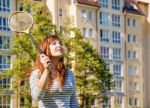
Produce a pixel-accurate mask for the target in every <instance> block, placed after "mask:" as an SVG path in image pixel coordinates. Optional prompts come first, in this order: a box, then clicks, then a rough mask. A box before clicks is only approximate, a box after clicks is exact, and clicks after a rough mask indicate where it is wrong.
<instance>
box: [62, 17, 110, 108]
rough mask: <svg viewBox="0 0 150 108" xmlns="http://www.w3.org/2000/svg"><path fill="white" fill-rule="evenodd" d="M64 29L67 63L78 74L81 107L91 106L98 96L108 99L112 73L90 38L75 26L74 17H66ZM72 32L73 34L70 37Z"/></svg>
mask: <svg viewBox="0 0 150 108" xmlns="http://www.w3.org/2000/svg"><path fill="white" fill-rule="evenodd" d="M62 29H63V34H62V35H64V36H63V40H64V42H65V45H66V47H67V53H68V54H66V55H68V56H66V57H67V64H68V65H69V66H68V67H70V66H72V68H73V69H74V73H75V76H76V85H77V91H78V96H79V98H80V99H81V104H80V107H81V108H90V107H91V102H92V100H93V99H95V98H97V99H99V102H101V101H102V100H105V99H107V96H106V95H105V94H106V93H107V92H108V91H110V90H111V89H112V87H113V81H112V75H111V74H110V73H109V71H108V69H107V66H106V63H105V62H104V61H103V60H102V59H101V58H100V56H99V55H98V54H97V52H96V50H95V49H93V47H92V46H91V45H90V42H89V40H88V39H85V38H83V36H82V34H81V31H80V30H79V29H77V28H75V27H73V21H72V18H68V19H66V21H65V23H64V26H62ZM71 34H73V36H71V38H68V37H69V36H70V35H71ZM70 54H71V55H70Z"/></svg>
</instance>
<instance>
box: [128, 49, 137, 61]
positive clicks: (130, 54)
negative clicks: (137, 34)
mask: <svg viewBox="0 0 150 108" xmlns="http://www.w3.org/2000/svg"><path fill="white" fill-rule="evenodd" d="M128 59H137V52H136V51H131V50H129V51H128Z"/></svg>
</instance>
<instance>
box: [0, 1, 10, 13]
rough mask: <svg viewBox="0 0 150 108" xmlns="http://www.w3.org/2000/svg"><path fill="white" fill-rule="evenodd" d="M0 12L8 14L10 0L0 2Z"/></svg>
mask: <svg viewBox="0 0 150 108" xmlns="http://www.w3.org/2000/svg"><path fill="white" fill-rule="evenodd" d="M0 11H4V12H10V0H0Z"/></svg>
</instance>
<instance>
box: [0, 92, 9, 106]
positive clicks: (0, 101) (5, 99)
mask: <svg viewBox="0 0 150 108" xmlns="http://www.w3.org/2000/svg"><path fill="white" fill-rule="evenodd" d="M10 99H11V96H10V95H0V108H10Z"/></svg>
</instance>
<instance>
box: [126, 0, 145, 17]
mask: <svg viewBox="0 0 150 108" xmlns="http://www.w3.org/2000/svg"><path fill="white" fill-rule="evenodd" d="M123 10H124V11H126V12H127V13H132V14H137V15H143V16H144V13H143V12H142V11H141V9H140V8H139V7H138V5H137V2H136V1H135V0H125V6H124V8H123Z"/></svg>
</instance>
